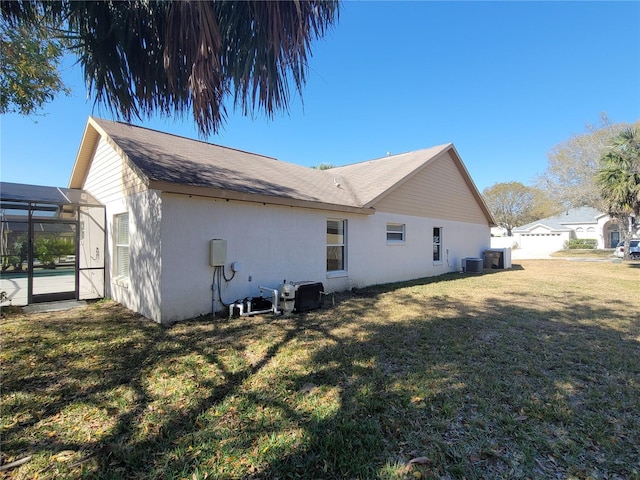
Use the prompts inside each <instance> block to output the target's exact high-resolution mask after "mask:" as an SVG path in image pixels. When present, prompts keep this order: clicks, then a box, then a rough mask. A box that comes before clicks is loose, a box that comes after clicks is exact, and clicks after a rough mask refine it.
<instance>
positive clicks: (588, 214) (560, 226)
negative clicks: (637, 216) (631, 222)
mask: <svg viewBox="0 0 640 480" xmlns="http://www.w3.org/2000/svg"><path fill="white" fill-rule="evenodd" d="M512 233H513V239H514V242H515V243H516V244H517V245H518V247H519V248H521V249H523V250H528V251H536V252H555V251H558V250H562V249H563V248H564V246H565V242H567V241H568V240H572V239H582V238H584V239H594V240H597V242H598V244H597V247H596V248H601V249H602V248H615V246H616V245H617V244H618V241H619V240H620V237H621V236H620V229H619V227H618V224H617V222H616V221H615V220H612V219H611V218H610V217H609V215H607V214H605V213H602V212H600V211H598V210H596V209H595V208H591V207H581V208H574V209H571V210H568V211H566V212H563V213H561V214H559V215H555V216H553V217H549V218H543V219H542V220H537V221H535V222H531V223H528V224H527V225H523V226H521V227H517V228H514V229H513V230H512Z"/></svg>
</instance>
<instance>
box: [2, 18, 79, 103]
mask: <svg viewBox="0 0 640 480" xmlns="http://www.w3.org/2000/svg"><path fill="white" fill-rule="evenodd" d="M64 48H65V47H64V43H63V42H62V41H60V40H56V39H55V38H51V30H50V29H49V28H48V27H47V26H45V25H43V24H42V22H40V21H36V22H33V23H23V24H19V25H13V26H12V25H10V24H9V22H7V21H6V20H5V19H3V18H0V65H2V75H0V115H4V114H6V113H19V114H21V115H34V114H36V113H37V112H38V111H39V110H40V109H41V108H42V106H43V105H44V104H45V103H47V102H49V101H51V100H53V98H54V97H55V96H56V95H58V94H60V93H65V94H68V93H69V89H68V88H66V87H65V85H64V83H63V82H62V80H61V79H60V74H59V64H60V60H61V58H62V55H63V52H64Z"/></svg>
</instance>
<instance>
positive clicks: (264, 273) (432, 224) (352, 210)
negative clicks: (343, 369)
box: [70, 118, 494, 323]
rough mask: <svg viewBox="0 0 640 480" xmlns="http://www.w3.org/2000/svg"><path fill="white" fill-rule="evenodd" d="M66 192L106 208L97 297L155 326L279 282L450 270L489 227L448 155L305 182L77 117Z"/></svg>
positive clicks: (167, 138) (259, 161) (360, 279)
mask: <svg viewBox="0 0 640 480" xmlns="http://www.w3.org/2000/svg"><path fill="white" fill-rule="evenodd" d="M70 188H77V189H84V190H85V191H87V192H89V193H90V194H91V195H93V196H94V197H95V198H96V199H98V200H99V201H100V202H101V203H103V204H104V205H105V206H106V224H107V228H106V231H107V239H106V242H105V243H106V258H105V261H106V277H107V278H106V280H105V287H106V296H108V297H111V298H113V299H114V300H116V301H118V302H120V303H122V304H124V305H125V306H126V307H128V308H130V309H133V310H135V311H137V312H140V313H142V314H143V315H145V316H147V317H149V318H151V319H153V320H155V321H157V322H163V323H164V322H173V321H177V320H182V319H186V318H191V317H194V316H197V315H201V314H207V313H211V311H212V309H214V305H217V307H220V303H219V300H222V301H224V302H225V303H227V304H228V303H231V302H233V301H235V300H237V299H242V298H245V297H251V296H256V295H258V293H259V291H258V287H259V286H267V287H272V288H277V287H278V285H279V284H280V283H282V282H283V280H285V279H286V280H287V281H314V282H322V283H323V284H324V287H325V290H326V291H340V290H345V289H349V288H352V287H363V286H367V285H372V284H381V283H387V282H395V281H402V280H409V279H414V278H420V277H426V276H434V275H439V274H443V273H446V272H451V271H460V269H461V260H462V258H464V257H481V256H482V253H483V251H484V250H485V249H487V248H488V247H489V244H490V228H491V227H492V226H493V225H494V222H493V219H492V217H491V214H490V213H489V210H488V209H487V207H486V205H485V204H484V202H483V200H482V198H481V196H480V194H479V192H478V190H477V188H476V187H475V185H474V183H473V181H472V180H471V178H470V176H469V173H468V171H467V169H466V168H465V166H464V165H463V163H462V160H461V159H460V156H459V155H458V153H457V151H456V149H455V148H454V146H453V145H452V144H447V145H441V146H437V147H433V148H429V149H426V150H420V151H416V152H410V153H405V154H400V155H393V156H387V157H384V158H381V159H378V160H372V161H368V162H363V163H358V164H354V165H348V166H344V167H338V168H333V169H329V170H317V169H312V168H307V167H302V166H298V165H293V164H289V163H285V162H281V161H278V160H276V159H274V158H270V157H265V156H262V155H256V154H253V153H247V152H243V151H239V150H234V149H231V148H225V147H221V146H217V145H212V144H208V143H205V142H202V141H197V140H191V139H187V138H182V137H178V136H174V135H170V134H166V133H161V132H157V131H153V130H149V129H145V128H140V127H135V126H131V125H127V124H123V123H118V122H110V121H106V120H101V119H96V118H89V121H88V123H87V126H86V129H85V132H84V136H83V138H82V143H81V145H80V149H79V152H78V156H77V159H76V163H75V166H74V169H73V173H72V176H71V180H70ZM212 239H220V240H223V242H216V247H215V249H216V252H217V253H216V254H215V256H216V257H218V258H217V260H216V262H214V263H218V262H220V264H224V266H223V267H222V268H223V272H222V274H223V275H222V276H221V275H219V274H218V276H216V267H212V266H211V265H210V245H211V243H210V240H212ZM225 245H226V247H225ZM219 248H222V250H219ZM221 252H222V254H220V253H221ZM219 254H220V255H219ZM218 268H220V267H218ZM218 272H219V270H218ZM223 276H224V277H226V279H225V280H223V279H222V277H223ZM213 285H215V291H214V292H212V286H213Z"/></svg>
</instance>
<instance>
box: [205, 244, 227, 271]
mask: <svg viewBox="0 0 640 480" xmlns="http://www.w3.org/2000/svg"><path fill="white" fill-rule="evenodd" d="M226 263H227V241H226V240H222V239H220V238H214V239H212V240H210V241H209V265H211V266H212V267H223V266H224V265H225V264H226Z"/></svg>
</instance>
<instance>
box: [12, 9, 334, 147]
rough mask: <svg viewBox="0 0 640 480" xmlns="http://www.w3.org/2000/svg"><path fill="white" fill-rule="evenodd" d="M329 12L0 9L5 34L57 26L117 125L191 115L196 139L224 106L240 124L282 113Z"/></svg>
mask: <svg viewBox="0 0 640 480" xmlns="http://www.w3.org/2000/svg"><path fill="white" fill-rule="evenodd" d="M338 12H339V2H338V0H303V1H297V2H289V1H282V2H280V1H278V2H276V1H269V2H265V1H243V2H236V1H231V0H217V1H215V0H210V1H193V2H183V1H166V2H161V1H145V0H132V1H128V2H120V1H70V0H64V1H35V0H32V1H27V0H23V1H3V2H0V14H1V16H2V19H3V21H4V22H6V24H7V25H8V27H9V28H18V29H19V28H41V27H42V28H48V26H50V25H56V24H60V25H65V27H66V28H67V32H66V33H65V34H64V35H60V38H65V41H68V42H69V46H70V50H71V51H72V52H73V53H75V54H76V55H77V57H78V59H79V62H80V64H81V65H82V67H83V70H84V75H85V81H86V83H87V86H88V89H89V93H90V94H91V95H95V102H96V103H102V104H104V105H106V106H107V107H108V108H109V109H110V110H111V111H112V112H114V113H115V114H117V115H119V116H121V117H122V118H124V119H125V120H126V121H130V120H131V119H133V118H138V119H140V118H142V117H143V116H148V115H151V114H154V113H159V114H162V115H167V116H169V115H177V116H182V115H184V114H186V113H187V112H189V111H190V114H191V115H192V116H193V118H194V120H195V123H196V125H197V127H198V129H199V131H200V133H201V134H202V135H209V134H211V133H215V132H216V131H218V130H219V128H220V127H221V125H222V123H223V122H224V119H225V118H226V108H225V103H226V102H227V101H229V100H230V99H233V105H234V107H238V108H240V109H241V110H242V112H243V113H244V114H245V115H248V114H253V113H254V112H256V111H264V112H265V113H266V114H267V115H268V116H270V117H271V116H273V115H274V113H275V112H276V111H282V110H284V111H286V110H287V109H288V105H289V98H290V91H289V82H290V81H293V84H294V86H295V88H296V90H297V91H298V93H300V94H301V93H302V88H303V86H304V84H305V82H306V76H307V71H308V63H307V59H308V57H309V56H310V55H311V43H312V41H314V40H316V39H319V38H321V37H323V36H324V34H325V32H326V31H327V30H328V29H329V28H330V27H331V26H333V25H334V23H335V22H337V19H338ZM3 75H4V74H3Z"/></svg>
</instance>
